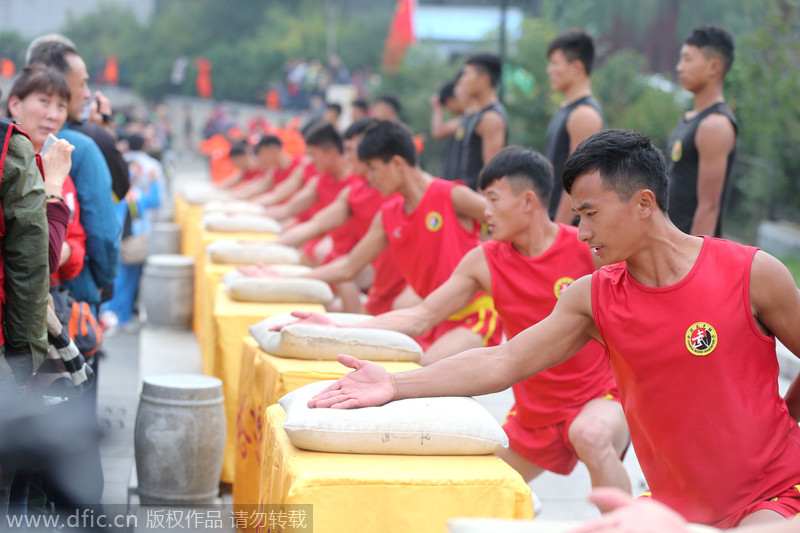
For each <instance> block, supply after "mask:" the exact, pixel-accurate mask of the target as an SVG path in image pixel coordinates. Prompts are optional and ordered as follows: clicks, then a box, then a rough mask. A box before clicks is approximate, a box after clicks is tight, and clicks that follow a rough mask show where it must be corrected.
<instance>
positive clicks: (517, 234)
mask: <svg viewBox="0 0 800 533" xmlns="http://www.w3.org/2000/svg"><path fill="white" fill-rule="evenodd" d="M479 185H480V189H481V190H482V191H483V193H484V195H485V196H486V198H487V200H488V203H487V206H486V218H487V222H488V224H489V228H490V230H491V232H492V238H493V240H491V241H488V242H485V243H484V244H483V245H482V246H479V247H476V248H473V249H472V250H470V251H469V252H467V254H466V255H465V256H464V257H463V258H462V259H461V262H460V263H459V264H458V266H457V267H456V269H455V270H454V271H453V273H452V275H450V277H449V278H448V280H447V281H445V282H444V283H443V284H441V285H440V286H439V288H437V289H436V290H434V291H433V292H432V293H431V294H429V295H428V296H427V297H426V298H425V300H424V301H423V302H421V303H420V304H418V305H416V306H414V307H411V308H408V309H402V310H398V311H393V312H391V313H386V314H384V315H381V316H378V317H375V318H374V319H370V320H367V321H364V322H361V323H359V324H357V327H374V328H380V329H391V330H395V331H400V332H402V333H405V334H407V335H410V336H412V337H418V336H420V335H422V334H424V333H425V332H427V331H428V330H430V329H431V328H433V327H434V326H436V325H437V324H439V323H440V322H442V321H444V320H446V319H447V317H449V316H451V315H452V314H454V313H455V312H457V311H458V310H459V309H461V308H462V307H464V306H465V305H466V304H467V303H468V302H469V301H470V299H472V298H473V297H474V296H475V294H476V293H478V292H479V291H484V292H486V293H487V294H491V295H492V299H493V300H494V305H495V308H496V309H497V312H498V314H499V315H500V318H501V319H502V322H503V329H504V331H505V334H506V337H508V338H509V339H510V338H513V337H515V336H516V335H517V334H518V333H520V332H521V331H523V330H525V329H526V328H528V327H530V326H531V325H533V324H535V323H537V322H539V321H541V320H543V319H544V318H546V317H547V316H548V315H549V314H550V313H551V312H552V310H553V307H554V306H555V304H556V302H557V301H558V299H559V298H560V297H561V293H562V292H563V291H564V289H566V287H567V286H568V285H569V284H570V283H572V281H574V280H575V279H578V278H580V277H582V276H586V275H589V274H591V273H592V272H593V271H594V270H595V265H594V263H593V261H592V255H591V252H590V251H589V247H588V246H586V244H585V243H582V242H580V241H579V240H578V239H577V229H575V228H573V227H571V226H566V225H563V224H556V223H554V222H552V221H551V220H550V218H549V216H548V213H547V205H548V200H549V196H550V192H551V189H552V187H553V170H552V165H550V162H549V161H548V160H547V159H546V158H545V157H544V156H542V155H540V154H538V153H536V152H533V151H531V150H526V149H524V148H519V147H509V148H505V149H504V150H502V151H501V152H500V153H499V154H497V155H496V156H495V157H493V158H492V159H491V160H490V161H489V163H488V164H487V165H486V166H485V167H484V168H483V170H482V171H481V174H480V176H479ZM298 315H299V316H303V315H302V314H300V313H298ZM514 396H515V400H516V403H515V405H514V407H513V408H512V409H511V411H510V412H509V413H508V415H507V417H506V422H505V424H504V425H503V428H504V429H505V431H506V433H507V434H508V437H509V441H510V444H511V449H509V450H505V451H504V452H503V453H501V454H500V456H501V457H502V458H503V459H504V460H505V461H506V462H508V463H509V464H510V465H511V466H513V467H514V468H515V469H516V470H517V471H518V472H519V473H520V474H521V475H522V477H523V478H525V481H530V480H532V479H533V478H534V477H536V476H538V475H539V474H541V473H542V472H543V471H545V470H549V471H551V472H555V473H558V474H564V475H566V474H569V473H570V472H571V471H572V470H573V468H574V467H575V465H576V464H577V462H578V459H581V460H583V462H584V463H585V464H586V466H587V467H588V469H589V473H590V475H591V479H592V484H593V485H594V486H614V487H619V488H621V489H623V490H626V491H628V492H630V490H631V484H630V480H629V479H628V475H627V473H626V472H625V469H624V467H623V466H622V462H621V461H620V459H619V457H620V455H621V454H622V453H623V452H624V450H625V449H626V448H627V446H628V441H629V435H628V429H627V425H626V424H625V417H624V414H623V412H622V407H621V406H620V403H619V398H618V392H617V387H616V384H615V383H614V376H613V375H612V374H611V367H610V366H609V365H608V354H607V353H606V350H605V348H604V347H603V346H602V345H601V344H600V343H599V342H597V341H594V340H593V341H591V342H590V343H589V344H587V345H586V346H585V347H584V348H583V349H582V350H581V351H580V352H579V353H578V354H576V355H575V356H574V357H572V358H571V359H569V360H568V361H566V362H564V363H562V364H560V365H557V366H555V367H553V368H551V369H548V370H545V371H543V372H541V373H540V374H538V375H536V376H534V377H531V378H529V379H527V380H525V381H522V382H520V383H517V384H516V385H514Z"/></svg>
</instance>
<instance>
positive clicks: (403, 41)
mask: <svg viewBox="0 0 800 533" xmlns="http://www.w3.org/2000/svg"><path fill="white" fill-rule="evenodd" d="M415 3H416V0H397V6H396V7H395V9H394V16H393V17H392V24H391V26H389V35H387V36H386V50H385V51H384V53H383V67H384V68H385V69H387V70H397V67H399V66H400V62H401V61H402V60H403V54H404V53H405V51H406V48H408V47H409V46H410V45H411V44H413V43H414V41H416V36H415V35H414V6H415Z"/></svg>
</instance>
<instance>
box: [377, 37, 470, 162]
mask: <svg viewBox="0 0 800 533" xmlns="http://www.w3.org/2000/svg"><path fill="white" fill-rule="evenodd" d="M458 68H459V65H448V64H447V63H446V62H445V61H444V60H443V59H442V58H441V57H439V56H438V55H437V54H436V51H435V50H434V49H433V48H432V47H431V46H426V45H425V44H424V43H423V44H422V45H418V46H415V47H414V48H412V49H410V50H409V51H408V52H407V53H406V55H405V57H404V58H403V62H402V64H401V65H400V68H399V69H398V70H397V72H383V71H382V76H381V82H380V84H379V85H378V86H377V87H375V90H376V92H375V93H374V95H375V96H378V95H380V94H384V93H388V94H394V95H395V96H397V97H398V98H399V99H400V101H401V102H402V104H403V111H402V112H401V117H400V118H401V119H402V120H403V121H404V122H405V123H406V124H408V125H409V126H410V127H411V129H412V130H413V131H414V132H415V133H418V134H423V136H424V137H427V134H428V132H429V131H430V117H431V108H430V104H429V102H428V100H429V99H430V97H431V95H433V94H434V93H438V91H439V87H441V86H442V85H443V84H444V83H446V82H448V81H450V80H452V79H453V78H454V77H455V74H456V72H457V71H458ZM445 146H446V141H436V140H432V139H426V141H425V150H424V151H423V153H422V155H421V158H420V164H421V165H422V167H423V168H425V169H426V170H428V171H429V172H432V173H434V174H438V173H439V172H440V171H441V168H442V163H441V162H442V157H443V156H444V149H445Z"/></svg>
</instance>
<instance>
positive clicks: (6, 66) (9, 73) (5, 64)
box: [0, 57, 17, 78]
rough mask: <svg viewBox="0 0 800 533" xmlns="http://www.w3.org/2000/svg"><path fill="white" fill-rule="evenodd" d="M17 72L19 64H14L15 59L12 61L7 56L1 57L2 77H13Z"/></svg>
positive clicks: (0, 74) (0, 69)
mask: <svg viewBox="0 0 800 533" xmlns="http://www.w3.org/2000/svg"><path fill="white" fill-rule="evenodd" d="M16 72H17V66H16V65H15V64H14V62H13V61H11V60H10V59H8V58H6V57H4V58H2V59H0V77H2V78H13V77H14V74H15V73H16Z"/></svg>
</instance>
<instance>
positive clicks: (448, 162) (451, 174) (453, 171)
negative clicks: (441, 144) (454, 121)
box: [441, 123, 464, 181]
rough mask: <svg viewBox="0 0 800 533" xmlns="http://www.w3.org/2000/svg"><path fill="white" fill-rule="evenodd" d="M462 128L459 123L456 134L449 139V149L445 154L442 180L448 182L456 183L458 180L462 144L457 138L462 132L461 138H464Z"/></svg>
mask: <svg viewBox="0 0 800 533" xmlns="http://www.w3.org/2000/svg"><path fill="white" fill-rule="evenodd" d="M461 128H462V125H461V124H460V123H459V126H458V130H456V133H454V134H453V136H452V137H449V138H448V139H447V148H446V149H445V152H444V171H443V172H442V176H441V177H442V179H446V180H447V181H455V180H457V179H458V166H459V160H460V158H461V142H459V141H460V139H459V140H457V139H456V136H457V135H458V132H459V131H461V136H462V138H463V134H464V132H463V130H462V129H461Z"/></svg>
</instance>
